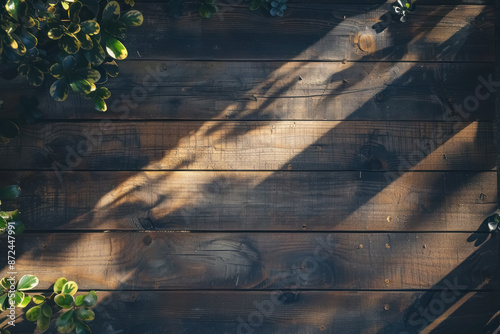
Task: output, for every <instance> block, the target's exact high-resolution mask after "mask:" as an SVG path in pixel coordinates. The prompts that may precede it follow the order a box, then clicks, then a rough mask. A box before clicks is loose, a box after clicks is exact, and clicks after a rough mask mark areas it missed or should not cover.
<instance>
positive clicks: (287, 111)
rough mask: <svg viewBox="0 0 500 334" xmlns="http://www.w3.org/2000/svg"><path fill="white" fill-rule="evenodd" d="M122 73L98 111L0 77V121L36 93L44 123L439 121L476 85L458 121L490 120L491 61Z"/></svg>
mask: <svg viewBox="0 0 500 334" xmlns="http://www.w3.org/2000/svg"><path fill="white" fill-rule="evenodd" d="M120 69H121V73H120V76H119V77H118V78H117V79H114V80H110V81H109V82H108V83H107V84H106V86H107V87H109V88H110V89H111V92H112V98H111V99H110V100H108V106H109V111H108V112H107V113H105V114H103V113H98V112H95V111H93V110H92V108H93V107H92V104H91V103H90V102H89V100H86V99H84V98H81V97H80V96H79V95H78V96H77V95H76V94H74V95H73V96H72V97H71V98H69V99H68V100H67V101H65V102H64V103H58V102H55V101H54V100H52V99H51V97H50V96H49V94H47V89H48V88H45V89H38V88H30V86H29V85H28V84H27V83H26V81H25V80H24V79H23V78H19V79H18V80H15V81H0V92H2V93H0V99H2V100H3V101H4V110H5V113H4V116H7V117H8V116H14V115H15V112H16V110H17V109H16V104H17V103H18V101H19V98H20V96H21V95H34V96H37V97H38V98H39V100H40V110H41V111H42V112H43V114H44V118H45V119H46V120H50V119H59V120H62V119H107V118H110V119H124V118H126V119H146V120H147V119H196V120H203V119H206V120H207V119H220V120H238V119H244V120H271V119H272V120H334V121H336V120H384V119H385V120H438V121H439V120H443V119H445V118H446V117H451V116H454V115H459V112H460V108H462V109H464V107H463V105H464V101H466V103H469V104H471V103H473V98H474V96H475V95H476V94H478V93H477V92H478V90H477V87H480V89H479V94H486V96H485V98H481V99H482V100H481V102H480V104H479V105H478V106H477V110H476V111H475V112H473V113H470V114H469V113H468V112H467V111H465V109H464V112H465V113H466V114H467V115H466V116H465V117H463V118H466V119H467V120H482V121H493V120H494V113H493V112H492V110H493V109H494V107H493V101H494V99H493V98H492V97H491V94H490V93H489V92H488V90H486V88H484V85H483V84H482V81H483V79H485V80H486V81H487V80H488V77H489V76H490V75H491V74H492V73H493V63H414V62H401V63H393V62H382V63H373V62H361V63H350V62H348V63H345V64H344V63H323V62H311V63H303V62H289V63H283V62H190V61H189V62H186V61H173V62H165V61H126V62H122V64H121V66H120ZM481 77H482V78H483V79H480V78H481ZM481 87H482V88H481ZM471 97H472V100H471ZM471 101H472V102H471ZM455 104H456V106H454V105H455ZM469 109H470V108H469ZM9 111H10V113H9ZM464 115H465V114H464ZM464 120H465V119H464Z"/></svg>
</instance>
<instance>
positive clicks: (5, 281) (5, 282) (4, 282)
mask: <svg viewBox="0 0 500 334" xmlns="http://www.w3.org/2000/svg"><path fill="white" fill-rule="evenodd" d="M8 279H9V278H8V277H4V278H2V280H1V281H0V285H1V286H2V288H4V289H5V290H9V289H10V282H9V280H8ZM0 304H1V303H0Z"/></svg>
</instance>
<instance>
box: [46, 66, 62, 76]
mask: <svg viewBox="0 0 500 334" xmlns="http://www.w3.org/2000/svg"><path fill="white" fill-rule="evenodd" d="M49 73H50V74H51V75H52V76H53V77H54V78H56V79H61V78H62V77H63V76H64V67H63V66H62V65H61V64H54V65H52V66H51V67H50V69H49Z"/></svg>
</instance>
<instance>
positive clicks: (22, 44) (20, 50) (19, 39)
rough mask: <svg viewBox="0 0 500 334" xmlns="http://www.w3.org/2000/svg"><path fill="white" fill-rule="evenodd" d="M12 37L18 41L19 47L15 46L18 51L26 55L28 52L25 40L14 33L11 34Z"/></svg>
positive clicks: (19, 53)
mask: <svg viewBox="0 0 500 334" xmlns="http://www.w3.org/2000/svg"><path fill="white" fill-rule="evenodd" d="M10 36H11V37H12V39H13V40H14V41H15V42H16V45H17V47H15V48H13V49H16V53H17V54H18V55H20V56H24V55H25V54H26V46H24V43H23V41H22V40H21V38H19V36H17V35H15V34H12V35H10Z"/></svg>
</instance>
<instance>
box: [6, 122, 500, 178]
mask: <svg viewBox="0 0 500 334" xmlns="http://www.w3.org/2000/svg"><path fill="white" fill-rule="evenodd" d="M495 130H496V127H495V124H494V123H485V122H473V123H452V122H447V123H435V122H358V121H347V122H327V121H325V122H312V121H311V122H309V121H301V122H299V121H297V122H290V121H279V122H275V121H269V122H264V121H262V122H227V121H220V122H213V121H211V122H198V121H192V122H166V121H165V122H139V123H134V122H100V123H92V122H90V123H85V122H83V123H76V124H75V123H46V124H38V125H33V126H26V127H25V128H24V129H23V132H22V133H21V135H20V136H19V137H17V138H15V139H14V140H12V142H11V143H10V144H9V145H7V146H2V147H0V156H8V157H9V159H8V160H6V161H5V162H4V163H3V164H2V166H0V169H3V170H5V169H14V170H16V169H18V170H52V169H55V170H58V173H60V171H61V170H140V169H143V170H190V169H191V170H193V169H194V170H362V171H380V170H382V171H384V170H388V171H395V172H398V171H401V170H409V169H414V170H483V171H484V170H491V169H493V168H495V164H496V145H495V142H494V140H492V138H495ZM78 152H80V153H78ZM55 162H57V163H58V165H54V163H55Z"/></svg>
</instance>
